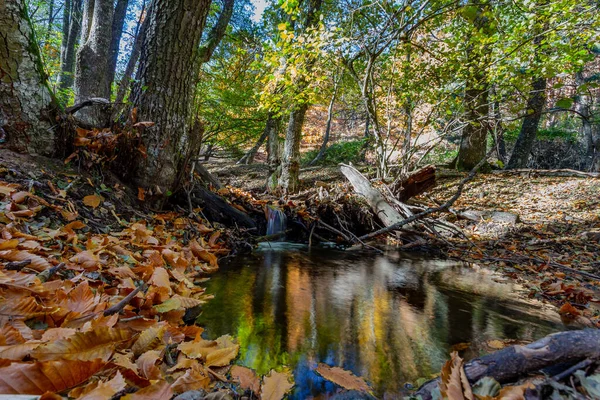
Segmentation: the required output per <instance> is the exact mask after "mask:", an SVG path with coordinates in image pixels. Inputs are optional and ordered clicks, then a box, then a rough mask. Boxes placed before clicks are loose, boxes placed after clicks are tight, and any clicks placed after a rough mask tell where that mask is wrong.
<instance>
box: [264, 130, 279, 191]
mask: <svg viewBox="0 0 600 400" xmlns="http://www.w3.org/2000/svg"><path fill="white" fill-rule="evenodd" d="M279 122H280V119H279V118H276V119H274V120H273V125H272V126H271V129H269V132H268V134H267V164H268V165H269V174H268V177H267V191H269V192H271V191H273V190H275V189H276V188H277V179H278V175H279V173H278V169H279V163H280V158H279Z"/></svg>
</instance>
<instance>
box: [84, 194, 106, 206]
mask: <svg viewBox="0 0 600 400" xmlns="http://www.w3.org/2000/svg"><path fill="white" fill-rule="evenodd" d="M102 200H103V199H102V196H98V195H97V194H90V195H89V196H85V197H84V198H83V204H85V205H86V206H88V207H92V208H96V207H98V206H99V205H100V203H101V202H102Z"/></svg>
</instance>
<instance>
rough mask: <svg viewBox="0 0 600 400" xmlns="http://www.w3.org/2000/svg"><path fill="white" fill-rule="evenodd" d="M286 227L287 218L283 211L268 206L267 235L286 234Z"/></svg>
mask: <svg viewBox="0 0 600 400" xmlns="http://www.w3.org/2000/svg"><path fill="white" fill-rule="evenodd" d="M286 225H287V217H286V216H285V214H284V213H283V211H281V210H280V209H278V208H275V207H272V206H267V235H275V234H276V233H280V232H285V229H286ZM282 239H283V238H282Z"/></svg>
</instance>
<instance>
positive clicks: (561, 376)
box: [552, 358, 593, 381]
mask: <svg viewBox="0 0 600 400" xmlns="http://www.w3.org/2000/svg"><path fill="white" fill-rule="evenodd" d="M592 363H593V361H592V360H590V359H589V358H586V359H585V360H583V361H581V362H578V363H577V364H575V365H573V366H572V367H571V368H568V369H566V370H564V371H563V372H561V373H560V374H557V375H554V376H553V377H552V379H554V380H555V381H560V380H563V379H565V378H567V377H569V376H571V375H572V374H573V372H575V371H577V370H580V369H584V368H586V367H588V366H589V365H591V364H592Z"/></svg>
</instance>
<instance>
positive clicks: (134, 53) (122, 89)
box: [115, 6, 150, 107]
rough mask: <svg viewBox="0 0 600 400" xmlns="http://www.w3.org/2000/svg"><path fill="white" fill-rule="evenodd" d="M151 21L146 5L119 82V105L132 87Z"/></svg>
mask: <svg viewBox="0 0 600 400" xmlns="http://www.w3.org/2000/svg"><path fill="white" fill-rule="evenodd" d="M149 21H150V19H149V18H147V15H145V6H144V7H143V8H142V11H141V13H140V20H139V21H138V26H137V28H136V34H135V41H134V42H133V48H132V49H131V55H130V56H129V60H128V61H127V66H126V67H125V72H124V73H123V77H122V78H121V81H120V82H119V89H118V90H117V96H116V98H115V103H116V104H117V107H118V106H119V105H120V104H121V103H122V102H123V99H125V94H126V93H127V89H129V87H130V83H131V77H132V76H133V72H134V70H135V66H136V64H137V62H138V59H139V58H140V50H141V48H142V43H144V39H145V37H146V31H147V29H148V22H149Z"/></svg>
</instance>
